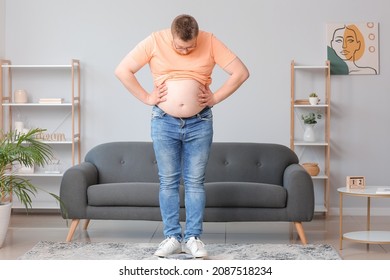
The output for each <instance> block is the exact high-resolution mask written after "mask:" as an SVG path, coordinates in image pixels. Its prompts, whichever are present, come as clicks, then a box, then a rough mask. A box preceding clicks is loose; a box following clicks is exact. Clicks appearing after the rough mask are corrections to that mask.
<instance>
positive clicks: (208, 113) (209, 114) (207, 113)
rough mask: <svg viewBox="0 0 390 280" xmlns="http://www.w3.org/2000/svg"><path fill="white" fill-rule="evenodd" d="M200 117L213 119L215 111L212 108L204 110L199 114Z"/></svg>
mask: <svg viewBox="0 0 390 280" xmlns="http://www.w3.org/2000/svg"><path fill="white" fill-rule="evenodd" d="M199 119H200V120H202V121H213V112H212V111H211V109H208V110H207V111H205V112H202V113H201V114H200V115H199Z"/></svg>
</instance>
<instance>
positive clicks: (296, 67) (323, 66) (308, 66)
mask: <svg viewBox="0 0 390 280" xmlns="http://www.w3.org/2000/svg"><path fill="white" fill-rule="evenodd" d="M328 68H329V67H328V66H327V65H312V66H310V65H294V69H328Z"/></svg>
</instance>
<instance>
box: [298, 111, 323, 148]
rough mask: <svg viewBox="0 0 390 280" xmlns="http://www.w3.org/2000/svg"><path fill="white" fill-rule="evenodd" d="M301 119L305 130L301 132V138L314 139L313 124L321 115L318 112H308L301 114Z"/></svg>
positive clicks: (310, 140)
mask: <svg viewBox="0 0 390 280" xmlns="http://www.w3.org/2000/svg"><path fill="white" fill-rule="evenodd" d="M301 117H302V120H303V123H304V124H305V131H304V133H303V140H305V141H308V142H314V141H315V133H314V129H313V127H314V125H315V124H316V123H317V120H319V119H321V118H322V115H321V114H319V113H314V112H309V113H307V114H302V116H301Z"/></svg>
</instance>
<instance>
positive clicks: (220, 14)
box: [0, 0, 390, 214]
mask: <svg viewBox="0 0 390 280" xmlns="http://www.w3.org/2000/svg"><path fill="white" fill-rule="evenodd" d="M0 3H1V2H0ZM5 3H6V29H5V31H6V34H5V54H6V57H7V58H8V59H11V60H12V62H13V63H14V64H17V63H23V64H27V63H32V64H37V63H45V64H46V63H47V64H50V63H53V64H56V63H66V62H68V61H69V60H70V59H71V58H79V59H80V60H81V63H82V69H83V73H82V77H83V86H82V89H83V98H82V102H83V105H82V110H83V120H82V130H83V135H84V138H83V143H82V147H83V154H84V153H85V152H86V151H87V150H88V149H90V148H91V147H92V146H94V145H96V144H99V143H102V142H107V141H116V140H134V141H137V140H140V141H144V140H145V141H149V140H150V137H149V118H150V108H149V107H146V106H144V105H142V104H141V103H139V102H138V101H137V100H136V99H135V98H133V97H132V96H131V95H130V94H129V93H127V92H126V90H125V89H124V88H123V87H122V85H121V84H120V83H119V81H118V80H117V79H116V78H115V77H114V74H113V72H114V69H115V67H116V65H117V64H118V62H119V61H120V60H121V59H122V57H123V56H124V55H125V54H126V53H127V52H128V51H129V50H130V49H131V48H132V47H133V46H134V45H135V44H136V43H137V42H138V41H139V40H141V39H143V38H144V37H145V36H147V35H148V34H149V33H150V32H152V31H155V30H158V29H161V28H166V27H169V25H170V23H171V20H172V18H173V17H174V16H176V15H177V14H180V13H190V14H192V15H193V16H195V17H196V18H197V19H198V21H199V24H200V27H201V28H202V29H205V30H208V31H212V32H214V33H215V34H216V35H217V37H219V38H220V39H222V40H223V41H224V42H225V43H226V44H227V45H228V46H229V47H230V48H231V49H232V50H233V51H234V52H236V53H237V54H238V55H239V56H240V57H241V59H242V60H243V61H244V62H245V63H246V64H247V66H248V68H249V70H250V72H251V78H250V79H249V80H248V81H247V82H246V83H245V84H244V85H243V86H242V87H241V88H240V89H239V91H238V92H237V93H236V94H235V95H233V96H232V97H231V98H230V99H228V100H226V101H225V102H224V103H222V104H220V105H218V106H216V107H215V108H214V114H215V137H214V140H215V141H246V142H275V143H281V144H285V145H289V117H290V111H289V110H290V109H289V101H290V61H291V60H292V59H295V60H296V61H297V62H300V63H307V64H323V63H324V61H325V59H326V47H325V46H326V38H325V24H326V23H328V22H360V21H378V22H379V23H380V62H381V63H380V75H377V76H353V77H350V76H332V81H331V84H332V86H331V88H332V124H331V137H332V151H331V157H332V160H331V174H332V175H331V207H332V209H333V212H334V211H337V209H338V208H337V207H338V194H337V191H336V189H337V188H338V187H340V186H344V185H345V177H346V176H347V175H364V176H366V180H367V183H368V184H371V185H383V184H390V179H389V177H388V176H387V175H388V174H387V172H388V170H390V161H389V160H388V157H389V155H390V145H389V144H388V143H389V139H390V131H389V130H390V129H389V125H388V123H389V121H390V110H388V104H390V95H389V93H390V90H389V88H390V83H389V82H388V77H389V66H388V64H387V63H385V62H388V61H390V58H389V52H388V51H387V50H389V49H390V46H389V44H390V38H389V34H390V33H389V32H388V29H389V28H390V18H389V17H388V11H389V2H388V0H372V1H365V0H355V1H348V0H328V1H312V0H295V1H287V0H285V1H283V0H240V1H233V0H213V1H210V0H198V1H182V0H165V1H158V0H143V1H129V0H115V1H112V0H99V1H96V0H84V1H79V0H57V1H50V0H35V1H30V0H5ZM152 7H153V8H152ZM0 11H1V9H0ZM0 15H1V14H0ZM138 76H139V79H140V81H141V83H143V84H144V85H145V86H146V87H147V88H151V78H150V74H149V71H148V69H144V70H143V71H141V72H140V73H139V75H138ZM224 78H225V77H224V74H223V73H222V72H221V71H219V70H216V72H215V76H214V83H213V88H215V87H217V86H218V85H220V84H221V83H222V82H223V80H224ZM385 202H386V201H374V202H373V203H372V206H373V207H374V208H376V209H375V210H374V211H373V213H381V212H384V211H383V209H382V210H381V208H383V207H386V205H387V204H386V203H385ZM345 206H347V207H350V208H351V210H350V212H351V213H353V212H355V213H359V214H364V210H363V207H364V206H365V204H364V201H360V200H347V201H345ZM354 207H355V208H354ZM387 209H388V208H387ZM375 211H376V212H375Z"/></svg>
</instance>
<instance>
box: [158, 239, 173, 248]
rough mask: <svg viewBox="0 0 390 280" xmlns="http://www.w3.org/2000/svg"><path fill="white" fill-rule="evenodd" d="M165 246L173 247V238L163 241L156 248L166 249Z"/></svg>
mask: <svg viewBox="0 0 390 280" xmlns="http://www.w3.org/2000/svg"><path fill="white" fill-rule="evenodd" d="M166 244H167V245H166ZM166 246H169V247H171V248H172V247H175V238H174V237H169V238H167V239H165V240H163V241H162V242H161V243H160V245H159V246H158V247H159V248H163V247H166Z"/></svg>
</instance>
